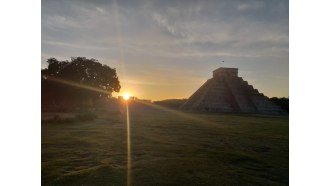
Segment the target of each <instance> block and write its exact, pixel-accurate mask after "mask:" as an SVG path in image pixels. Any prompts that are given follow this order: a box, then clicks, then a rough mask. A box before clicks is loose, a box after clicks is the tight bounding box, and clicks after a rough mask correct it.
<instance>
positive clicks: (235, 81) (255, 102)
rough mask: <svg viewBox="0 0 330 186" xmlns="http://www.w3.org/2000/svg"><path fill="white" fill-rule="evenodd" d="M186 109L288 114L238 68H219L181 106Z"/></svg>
mask: <svg viewBox="0 0 330 186" xmlns="http://www.w3.org/2000/svg"><path fill="white" fill-rule="evenodd" d="M180 109H181V110H184V111H197V112H236V113H254V114H285V111H284V110H282V109H281V108H280V107H279V106H277V105H274V104H273V103H272V102H271V101H269V99H268V98H267V97H266V96H264V95H263V94H262V93H259V91H258V90H257V89H254V88H253V86H252V85H249V84H248V82H247V81H244V80H243V78H241V77H238V69H237V68H222V67H221V68H218V69H216V70H214V71H213V78H211V79H209V80H207V81H206V82H205V83H204V84H203V85H202V86H201V87H200V88H199V89H198V90H197V91H196V92H195V93H194V94H193V95H192V96H191V97H190V98H189V99H188V100H187V102H186V103H184V104H183V105H182V106H181V107H180Z"/></svg>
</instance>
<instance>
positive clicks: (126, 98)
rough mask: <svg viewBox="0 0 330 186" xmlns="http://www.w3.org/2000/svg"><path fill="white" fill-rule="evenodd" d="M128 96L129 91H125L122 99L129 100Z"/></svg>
mask: <svg viewBox="0 0 330 186" xmlns="http://www.w3.org/2000/svg"><path fill="white" fill-rule="evenodd" d="M130 97H131V96H130V94H129V93H125V94H124V95H123V98H124V100H129V98H130Z"/></svg>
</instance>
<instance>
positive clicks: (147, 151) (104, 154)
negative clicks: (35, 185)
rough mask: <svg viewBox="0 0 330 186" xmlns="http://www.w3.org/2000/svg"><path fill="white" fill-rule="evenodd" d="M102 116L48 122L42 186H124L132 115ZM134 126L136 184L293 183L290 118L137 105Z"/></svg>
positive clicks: (133, 111) (44, 134)
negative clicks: (182, 111) (178, 111)
mask: <svg viewBox="0 0 330 186" xmlns="http://www.w3.org/2000/svg"><path fill="white" fill-rule="evenodd" d="M96 114H97V116H98V117H97V119H95V120H93V121H84V122H78V121H75V122H68V123H65V122H61V123H43V124H42V171H41V172H42V173H41V174H42V185H126V183H127V165H126V163H127V144H126V139H127V136H126V113H123V114H120V113H114V112H107V111H106V110H103V111H98V112H96ZM196 118H197V119H196ZM130 121H131V142H132V145H131V147H132V154H131V156H132V171H131V174H132V175H131V177H132V181H131V182H132V185H141V186H146V185H288V180H289V141H288V140H289V119H288V117H287V116H285V117H265V116H249V115H231V114H214V113H213V114H184V117H182V114H175V113H171V112H166V111H163V110H159V109H136V108H131V109H130Z"/></svg>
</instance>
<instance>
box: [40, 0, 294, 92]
mask: <svg viewBox="0 0 330 186" xmlns="http://www.w3.org/2000/svg"><path fill="white" fill-rule="evenodd" d="M116 18H117V19H116ZM288 23H289V21H288V1H287V0H277V1H266V0H264V1H260V0H237V1H236V0H235V1H232V0H222V1H218V0H207V1H202V0H187V1H175V0H166V1H163V0H154V1H144V0H141V1H139V0H136V1H130V0H120V1H119V0H118V1H107V0H95V1H87V0H82V1H75V0H71V1H65V0H57V1H53V0H43V1H42V20H41V24H42V25H41V27H42V55H43V56H44V57H43V58H42V60H44V59H45V56H50V55H51V56H52V57H57V56H58V57H61V58H68V59H69V57H71V56H77V55H81V56H86V57H94V58H97V59H104V60H103V61H105V62H106V63H109V64H111V65H116V66H117V68H118V71H120V70H122V71H130V68H133V66H134V71H135V72H137V73H140V74H142V73H148V71H147V72H146V70H145V68H146V66H150V68H151V71H152V69H153V70H155V69H157V68H164V67H165V68H166V66H170V67H171V68H177V69H180V70H181V71H182V73H184V72H186V71H187V70H192V71H195V73H193V74H190V76H191V77H192V78H194V77H201V76H206V77H208V75H209V71H211V70H212V69H213V68H216V67H217V61H218V60H219V59H220V58H224V59H225V60H226V62H227V63H228V65H230V66H237V67H240V68H243V69H244V70H246V71H252V72H253V71H255V72H259V71H268V74H269V75H272V73H273V72H271V68H269V67H270V66H272V67H273V66H274V64H275V63H276V64H277V65H278V64H280V67H278V68H282V69H283V70H282V71H283V72H281V71H280V72H279V73H281V74H277V75H279V76H284V75H285V73H287V70H285V68H288V48H289V43H288V37H289V27H288ZM121 49H122V51H123V54H124V58H125V62H124V63H125V64H124V65H123V64H121V62H120V59H121V57H120V55H121ZM110 59H111V60H110ZM113 59H115V61H117V62H116V63H115V62H113V61H114V60H113ZM118 61H119V62H118ZM251 63H253V64H258V66H254V67H252V66H251ZM136 64H138V65H137V66H136ZM214 64H216V65H214ZM122 68H127V69H122ZM253 68H254V69H253ZM204 70H205V71H206V70H207V71H206V72H205V71H204ZM158 73H160V74H162V73H165V72H163V71H159V72H158ZM167 73H168V74H166V75H170V76H174V74H173V73H172V72H167ZM123 74H124V73H123ZM171 74H172V75H171ZM176 75H177V74H176ZM125 76H130V75H129V74H128V73H125ZM248 76H251V79H256V77H254V74H253V73H251V74H248ZM127 78H128V79H129V78H130V77H127ZM127 78H125V79H127ZM176 78H177V81H180V82H181V81H182V82H186V83H188V80H187V79H185V78H183V77H176ZM141 81H142V80H141ZM143 81H145V83H146V84H148V78H147V79H143ZM150 82H153V83H155V84H156V82H155V81H154V80H151V79H150ZM153 83H152V84H153ZM149 84H150V83H149ZM160 84H162V83H160ZM165 84H166V83H165ZM165 84H164V83H163V85H164V86H166V85H165ZM141 86H142V85H141ZM285 86H286V85H283V87H284V88H285Z"/></svg>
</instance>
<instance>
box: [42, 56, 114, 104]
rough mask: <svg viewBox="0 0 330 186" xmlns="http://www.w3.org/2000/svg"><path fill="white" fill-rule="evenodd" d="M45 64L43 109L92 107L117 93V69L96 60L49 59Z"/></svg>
mask: <svg viewBox="0 0 330 186" xmlns="http://www.w3.org/2000/svg"><path fill="white" fill-rule="evenodd" d="M47 63H48V66H47V68H45V69H42V70H41V103H42V108H55V107H65V108H69V107H70V108H73V107H86V106H91V105H93V104H94V103H95V102H97V101H98V100H100V99H103V98H107V97H109V96H111V94H112V93H113V92H119V91H120V88H121V86H120V82H119V79H118V76H117V73H116V69H115V68H110V67H109V66H107V65H104V64H101V63H100V62H99V61H98V60H96V59H87V58H85V57H72V58H71V60H70V61H67V60H66V61H59V60H57V59H56V58H49V59H48V60H47Z"/></svg>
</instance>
